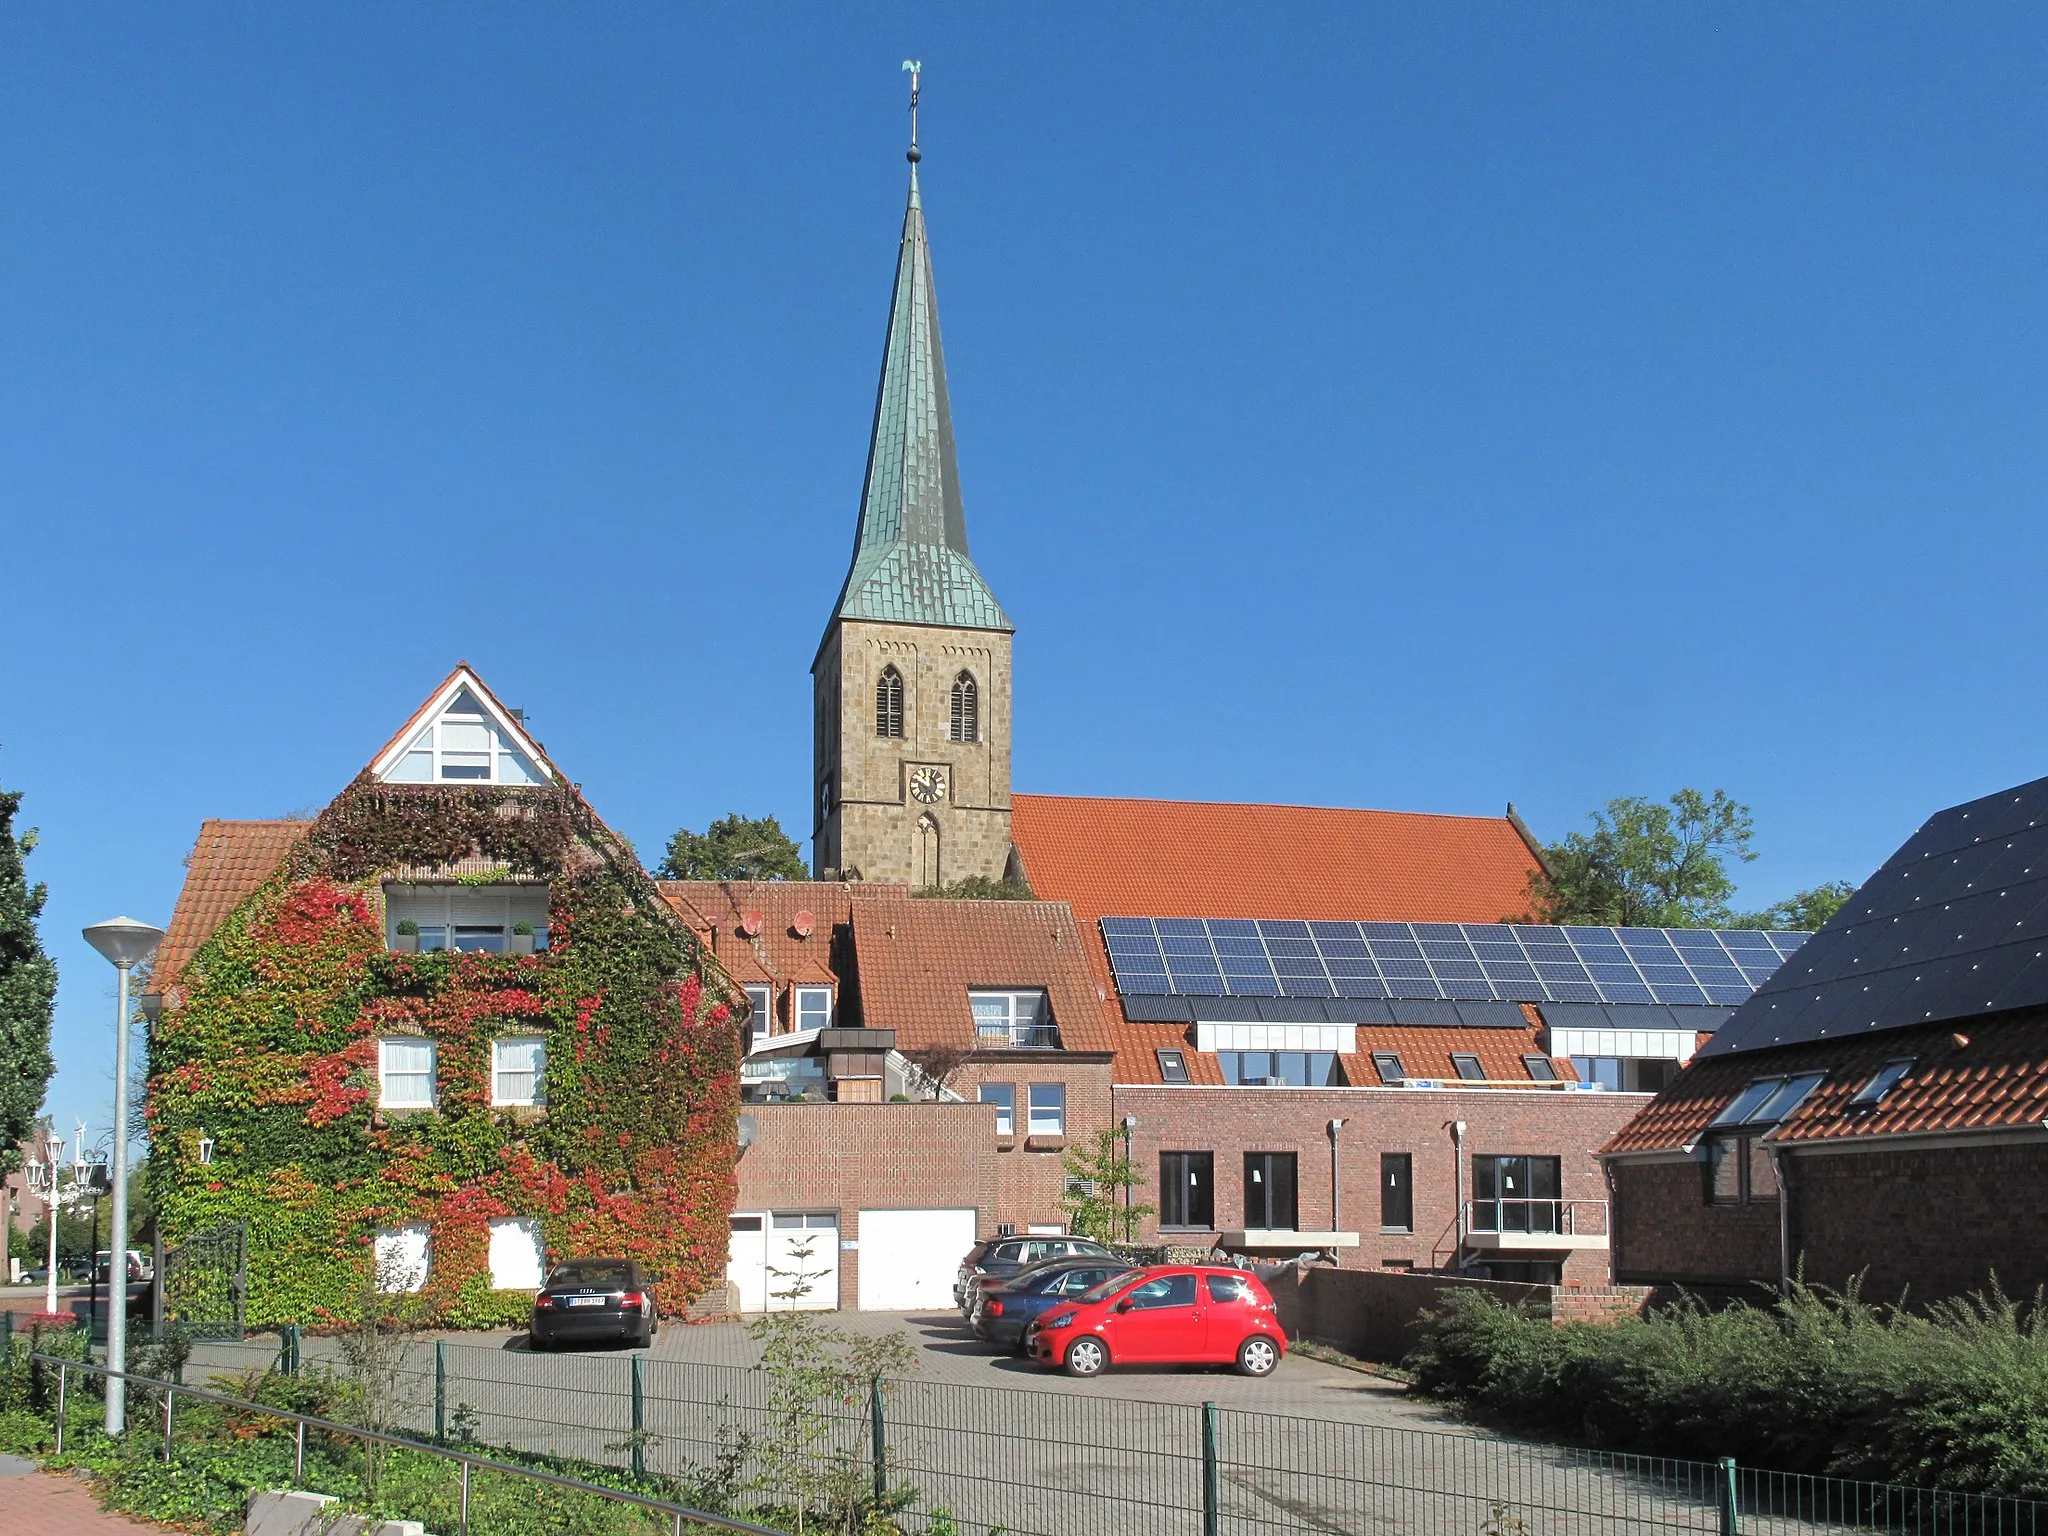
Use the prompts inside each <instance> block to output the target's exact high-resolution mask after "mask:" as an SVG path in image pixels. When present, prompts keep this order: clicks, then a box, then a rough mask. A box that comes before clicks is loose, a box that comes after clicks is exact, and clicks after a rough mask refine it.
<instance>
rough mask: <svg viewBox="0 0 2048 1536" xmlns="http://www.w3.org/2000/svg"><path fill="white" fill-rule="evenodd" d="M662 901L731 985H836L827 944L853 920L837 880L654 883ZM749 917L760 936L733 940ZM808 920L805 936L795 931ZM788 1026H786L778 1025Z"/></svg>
mask: <svg viewBox="0 0 2048 1536" xmlns="http://www.w3.org/2000/svg"><path fill="white" fill-rule="evenodd" d="M656 884H657V886H658V887H659V888H660V891H661V894H662V897H663V899H665V900H666V901H667V902H668V904H669V905H670V906H672V907H674V908H675V909H676V911H678V912H679V913H681V914H682V916H683V918H684V920H685V921H686V922H688V923H689V924H690V926H691V927H692V928H694V929H696V930H697V932H698V933H699V934H701V935H703V936H704V937H705V938H706V940H707V941H708V942H709V943H710V945H711V952H712V953H713V954H715V955H716V956H718V963H719V964H720V965H722V966H724V967H725V969H726V972H727V974H728V975H730V976H731V977H732V979H733V980H734V981H738V982H749V981H756V982H759V981H766V982H773V983H774V984H776V985H777V986H784V985H788V984H790V983H793V982H803V983H815V984H818V985H835V984H836V983H837V982H838V980H839V977H838V976H837V974H836V973H835V972H834V970H833V957H832V938H833V931H834V930H835V929H844V928H845V927H846V925H847V923H849V922H850V921H851V920H852V908H851V901H852V897H851V896H850V895H849V893H850V892H851V891H852V890H854V889H855V887H853V886H850V885H843V884H841V883H840V882H838V881H836V880H661V881H657V882H656ZM749 913H754V914H757V915H759V917H760V919H761V929H760V932H758V933H755V934H746V933H742V932H740V924H741V923H742V921H744V919H745V918H746V916H747V915H748V914H749ZM805 915H808V916H809V918H810V922H809V924H808V926H809V928H810V930H811V931H810V932H809V933H808V934H804V933H799V932H798V931H797V928H798V924H799V921H800V919H801V918H802V917H803V916H805ZM781 1022H782V1023H783V1024H785V1025H787V1023H788V1021H787V1020H783V1021H781Z"/></svg>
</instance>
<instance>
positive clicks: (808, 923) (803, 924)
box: [789, 912, 818, 939]
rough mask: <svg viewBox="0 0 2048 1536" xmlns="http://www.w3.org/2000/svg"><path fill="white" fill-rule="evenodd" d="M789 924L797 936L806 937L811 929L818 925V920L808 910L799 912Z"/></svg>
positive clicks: (809, 934)
mask: <svg viewBox="0 0 2048 1536" xmlns="http://www.w3.org/2000/svg"><path fill="white" fill-rule="evenodd" d="M789 926H790V927H792V928H794V929H795V930H796V936H797V937H798V938H800V939H808V938H809V937H810V936H811V931H812V930H813V929H815V928H816V927H817V926H818V920H817V919H816V918H815V917H813V916H811V914H810V913H808V912H799V913H797V915H796V917H795V918H794V919H793V920H792V921H791V923H790V925H789Z"/></svg>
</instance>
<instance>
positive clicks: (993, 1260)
mask: <svg viewBox="0 0 2048 1536" xmlns="http://www.w3.org/2000/svg"><path fill="white" fill-rule="evenodd" d="M1115 1257H1116V1255H1115V1254H1113V1253H1111V1252H1110V1251H1109V1250H1108V1249H1107V1248H1105V1247H1103V1246H1102V1244H1100V1243H1098V1242H1096V1241H1095V1240H1094V1239H1093V1238H1087V1237H998V1238H993V1239H991V1240H990V1241H988V1242H986V1243H976V1244H975V1245H974V1246H973V1247H972V1248H970V1249H968V1250H967V1257H966V1258H964V1259H962V1260H961V1261H960V1268H959V1270H958V1271H957V1272H956V1273H955V1274H954V1276H953V1305H955V1306H956V1307H958V1308H959V1309H960V1315H961V1316H962V1317H971V1316H972V1315H973V1313H974V1299H975V1292H976V1291H977V1290H979V1289H980V1287H981V1286H982V1284H983V1283H984V1282H986V1281H990V1280H1007V1279H1009V1278H1010V1277H1011V1276H1012V1275H1014V1274H1016V1273H1017V1272H1018V1271H1019V1270H1021V1269H1024V1268H1027V1267H1028V1266H1030V1265H1033V1264H1043V1263H1044V1262H1045V1261H1046V1260H1047V1259H1067V1258H1090V1259H1113V1258H1115Z"/></svg>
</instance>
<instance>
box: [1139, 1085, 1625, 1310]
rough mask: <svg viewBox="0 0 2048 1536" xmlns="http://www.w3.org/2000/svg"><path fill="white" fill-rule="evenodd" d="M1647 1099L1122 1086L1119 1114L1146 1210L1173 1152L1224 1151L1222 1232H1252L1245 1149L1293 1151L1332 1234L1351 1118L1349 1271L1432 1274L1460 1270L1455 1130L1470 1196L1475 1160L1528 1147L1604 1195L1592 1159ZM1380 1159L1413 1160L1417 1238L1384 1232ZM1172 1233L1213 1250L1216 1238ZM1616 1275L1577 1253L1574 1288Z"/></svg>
mask: <svg viewBox="0 0 2048 1536" xmlns="http://www.w3.org/2000/svg"><path fill="white" fill-rule="evenodd" d="M1646 1099H1647V1096H1646V1095H1643V1094H1620V1093H1558V1092H1554V1091H1547V1090H1546V1091H1534V1090H1532V1091H1528V1092H1518V1091H1514V1090H1503V1089H1469V1090H1463V1091H1460V1090H1456V1089H1416V1088H1405V1089H1404V1088H1309V1089H1291V1088H1160V1087H1119V1088H1117V1090H1116V1092H1115V1097H1114V1103H1113V1106H1112V1109H1113V1112H1114V1114H1115V1115H1117V1116H1119V1117H1121V1116H1122V1115H1124V1114H1127V1113H1128V1114H1132V1115H1135V1116H1136V1117H1137V1120H1138V1125H1137V1129H1136V1130H1135V1132H1134V1133H1133V1136H1132V1153H1133V1155H1134V1157H1135V1159H1136V1161H1137V1164H1138V1168H1139V1170H1140V1172H1142V1173H1143V1174H1144V1176H1145V1178H1146V1179H1147V1181H1148V1183H1147V1185H1146V1187H1145V1189H1144V1191H1142V1192H1141V1194H1140V1198H1141V1199H1143V1200H1145V1201H1146V1202H1147V1203H1148V1204H1152V1205H1157V1204H1158V1196H1157V1189H1156V1183H1157V1179H1158V1175H1159V1154H1160V1153H1161V1152H1162V1151H1177V1152H1209V1153H1212V1154H1213V1155H1214V1157H1215V1169H1216V1221H1217V1227H1218V1229H1219V1230H1224V1231H1228V1230H1231V1229H1234V1228H1238V1227H1241V1226H1242V1225H1243V1224H1244V1195H1243V1190H1244V1173H1243V1169H1244V1154H1245V1153H1246V1152H1293V1153H1295V1155H1296V1159H1297V1162H1296V1167H1297V1171H1298V1179H1299V1184H1300V1191H1299V1198H1298V1203H1299V1206H1300V1222H1301V1226H1302V1228H1303V1229H1304V1230H1327V1229H1329V1228H1330V1227H1331V1212H1330V1142H1329V1137H1328V1135H1327V1133H1326V1132H1325V1129H1324V1128H1325V1127H1326V1126H1327V1125H1328V1124H1329V1122H1330V1120H1331V1119H1332V1118H1342V1119H1343V1120H1344V1121H1345V1125H1344V1127H1343V1130H1342V1131H1341V1133H1340V1139H1339V1146H1340V1151H1339V1183H1340V1186H1341V1205H1342V1209H1341V1211H1340V1212H1339V1216H1340V1218H1341V1220H1340V1222H1339V1224H1338V1229H1339V1230H1343V1231H1351V1232H1357V1233H1358V1234H1359V1241H1360V1246H1359V1247H1357V1248H1355V1249H1347V1250H1344V1251H1343V1252H1342V1253H1341V1256H1340V1258H1341V1264H1342V1266H1343V1267H1344V1268H1346V1269H1357V1268H1366V1269H1376V1268H1380V1267H1382V1266H1384V1265H1386V1264H1387V1263H1388V1261H1390V1260H1394V1261H1404V1260H1405V1261H1406V1262H1407V1263H1408V1264H1410V1265H1412V1266H1413V1267H1414V1268H1415V1269H1418V1270H1427V1269H1434V1268H1438V1267H1440V1266H1442V1265H1445V1264H1447V1263H1449V1262H1450V1259H1451V1253H1452V1248H1453V1246H1454V1222H1455V1218H1456V1198H1455V1191H1454V1182H1455V1181H1454V1168H1455V1164H1456V1159H1455V1157H1454V1155H1453V1151H1452V1145H1451V1133H1450V1130H1449V1128H1448V1127H1449V1122H1451V1121H1455V1120H1463V1121H1464V1122H1465V1125H1466V1131H1465V1166H1464V1175H1465V1182H1466V1189H1465V1198H1466V1199H1468V1200H1469V1199H1471V1197H1472V1192H1471V1187H1470V1185H1471V1159H1472V1158H1473V1157H1475V1156H1485V1155H1493V1154H1517V1153H1527V1154H1535V1155H1540V1156H1551V1157H1557V1158H1559V1159H1560V1160H1561V1172H1562V1181H1563V1182H1562V1193H1563V1195H1564V1197H1565V1198H1566V1199H1568V1200H1603V1201H1604V1200H1605V1199H1606V1198H1607V1184H1606V1179H1605V1177H1604V1175H1603V1174H1602V1171H1601V1168H1600V1164H1599V1161H1598V1160H1597V1158H1596V1157H1595V1156H1594V1152H1595V1150H1596V1149H1597V1148H1599V1147H1600V1146H1602V1145H1604V1144H1605V1143H1606V1141H1607V1140H1608V1138H1609V1137H1611V1136H1612V1135H1613V1134H1614V1133H1615V1132H1616V1131H1617V1130H1619V1129H1620V1127H1621V1126H1622V1125H1623V1124H1625V1123H1626V1122H1627V1121H1628V1119H1629V1118H1630V1117H1631V1116H1632V1115H1634V1114H1635V1112H1636V1111H1637V1110H1639V1109H1641V1108H1642V1106H1643V1104H1644V1103H1645V1102H1646ZM1382 1152H1406V1153H1408V1154H1409V1155H1410V1156H1411V1157H1412V1158H1413V1159H1414V1163H1413V1167H1414V1204H1415V1230H1414V1231H1413V1233H1405V1234H1404V1233H1382V1232H1381V1231H1380V1154H1381V1153H1382ZM1156 1231H1157V1227H1156V1221H1154V1222H1147V1223H1146V1226H1145V1235H1146V1236H1152V1235H1154V1234H1155V1233H1156ZM1167 1236H1168V1238H1169V1239H1171V1240H1174V1241H1193V1242H1206V1241H1208V1240H1209V1239H1210V1237H1212V1236H1213V1233H1205V1234H1167ZM1503 1257H1504V1258H1514V1257H1517V1256H1516V1255H1512V1254H1507V1255H1503ZM1607 1277H1608V1263H1607V1255H1606V1253H1605V1252H1604V1251H1602V1250H1598V1249H1593V1250H1579V1251H1578V1252H1576V1253H1574V1254H1573V1255H1572V1256H1571V1257H1570V1258H1569V1259H1568V1260H1566V1262H1565V1267H1564V1278H1565V1281H1566V1282H1567V1283H1578V1284H1587V1285H1597V1284H1601V1283H1604V1282H1605V1281H1606V1279H1607Z"/></svg>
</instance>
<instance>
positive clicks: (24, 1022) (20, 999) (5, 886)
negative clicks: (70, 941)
mask: <svg viewBox="0 0 2048 1536" xmlns="http://www.w3.org/2000/svg"><path fill="white" fill-rule="evenodd" d="M20 805H21V792H20V791H19V790H13V791H6V790H0V1175H4V1174H9V1173H13V1172H15V1171H16V1170H18V1169H19V1168H20V1167H21V1144H22V1143H23V1142H24V1141H27V1140H28V1139H29V1138H30V1137H31V1136H33V1135H34V1134H35V1129H36V1112H37V1111H38V1110H40V1109H41V1108H42V1107H43V1094H44V1092H45V1091H46V1090H47V1089H48V1088H49V1086H50V1073H51V1072H52V1071H54V1070H55V1068H56V1063H55V1062H54V1061H53V1060H52V1059H51V1057H50V1014H51V1010H52V1009H53V1007H54V1006H55V1004H56V1000H57V967H56V965H55V964H54V963H53V962H52V961H51V959H50V957H49V956H48V955H46V954H44V953H43V944H42V940H41V939H40V938H39V937H38V936H37V933H36V919H37V918H39V917H41V916H42V914H43V903H44V902H45V901H46V900H47V899H48V898H49V890H48V887H46V886H44V885H42V884H40V883H38V884H36V885H30V884H29V883H28V876H27V874H26V872H25V870H24V868H23V865H22V861H23V860H24V859H25V858H27V857H28V855H29V854H30V853H31V852H33V851H34V849H35V846H36V833H35V829H34V828H33V827H31V828H30V829H29V830H28V831H26V832H23V833H22V834H21V835H20V836H19V837H17V836H15V833H14V813H15V811H16V810H17V809H18V808H19V807H20Z"/></svg>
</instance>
